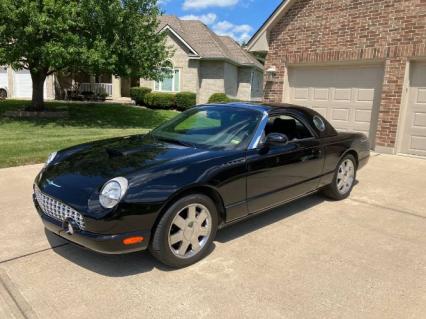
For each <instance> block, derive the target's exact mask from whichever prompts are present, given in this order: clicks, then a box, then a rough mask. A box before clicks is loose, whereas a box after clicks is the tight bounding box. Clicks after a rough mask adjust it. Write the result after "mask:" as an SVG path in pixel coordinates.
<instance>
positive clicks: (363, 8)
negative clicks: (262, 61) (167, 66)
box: [247, 0, 426, 156]
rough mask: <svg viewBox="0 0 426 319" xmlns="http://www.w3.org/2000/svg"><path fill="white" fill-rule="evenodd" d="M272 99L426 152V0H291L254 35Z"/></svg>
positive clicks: (382, 141)
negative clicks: (310, 110)
mask: <svg viewBox="0 0 426 319" xmlns="http://www.w3.org/2000/svg"><path fill="white" fill-rule="evenodd" d="M247 48H248V50H249V51H251V52H267V53H268V54H267V58H266V66H265V69H266V70H267V71H266V78H267V79H266V84H265V89H264V90H265V93H264V99H265V101H270V102H271V101H273V102H282V101H284V102H290V103H295V104H302V105H306V106H309V107H312V108H314V109H316V110H317V111H319V112H320V113H321V114H323V115H325V116H326V117H327V118H328V119H329V120H330V121H331V122H332V123H333V124H334V125H335V126H336V127H337V128H338V129H340V130H348V131H359V132H363V133H366V134H368V135H369V137H370V141H371V143H372V146H373V148H375V149H376V150H377V151H380V152H389V153H404V154H412V155H421V156H425V155H426V1H424V0H410V1H397V0H381V1H371V0H357V1H349V0H287V1H284V2H283V3H282V4H281V5H280V6H279V7H278V8H277V9H276V10H275V12H274V13H273V14H272V15H271V16H270V17H269V19H268V20H267V21H266V22H265V23H264V25H263V26H262V27H261V28H260V29H259V31H257V33H256V34H255V35H254V36H253V38H252V39H251V40H250V41H249V43H248V45H247Z"/></svg>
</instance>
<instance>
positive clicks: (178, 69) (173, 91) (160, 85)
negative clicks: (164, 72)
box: [153, 68, 182, 93]
mask: <svg viewBox="0 0 426 319" xmlns="http://www.w3.org/2000/svg"><path fill="white" fill-rule="evenodd" d="M171 69H172V70H173V80H172V90H171V91H164V90H163V88H162V83H163V81H154V88H153V91H155V92H166V93H167V92H169V93H175V92H180V88H181V86H182V84H181V82H180V79H181V73H182V70H181V69H180V68H171ZM176 71H179V72H178V74H179V75H178V77H179V78H178V83H179V90H176V87H175V84H176V81H175V75H176ZM157 83H158V90H157V89H156V86H157Z"/></svg>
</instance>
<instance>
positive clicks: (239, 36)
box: [213, 20, 253, 42]
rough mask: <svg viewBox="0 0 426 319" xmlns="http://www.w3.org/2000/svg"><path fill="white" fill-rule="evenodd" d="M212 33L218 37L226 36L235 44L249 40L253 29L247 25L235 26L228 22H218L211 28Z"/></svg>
mask: <svg viewBox="0 0 426 319" xmlns="http://www.w3.org/2000/svg"><path fill="white" fill-rule="evenodd" d="M213 31H214V32H215V33H217V34H219V35H226V36H229V37H231V38H233V39H234V40H235V41H237V42H247V41H248V40H250V38H251V35H250V33H251V32H252V31H253V28H252V27H251V26H249V25H248V24H240V25H235V24H233V23H231V22H229V21H226V20H225V21H220V22H218V23H216V24H215V25H214V26H213Z"/></svg>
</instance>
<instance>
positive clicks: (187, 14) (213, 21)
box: [159, 0, 282, 42]
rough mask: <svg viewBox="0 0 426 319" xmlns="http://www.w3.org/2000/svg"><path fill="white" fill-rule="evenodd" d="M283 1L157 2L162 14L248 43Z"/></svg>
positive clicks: (179, 0)
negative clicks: (206, 27) (203, 26)
mask: <svg viewBox="0 0 426 319" xmlns="http://www.w3.org/2000/svg"><path fill="white" fill-rule="evenodd" d="M281 2H282V0H159V3H160V6H161V8H162V9H163V11H164V14H168V15H175V16H177V17H179V18H182V19H190V20H192V19H197V20H201V21H202V22H204V23H205V24H206V25H208V26H209V27H210V28H211V29H212V30H213V31H214V32H216V33H217V34H219V35H228V36H231V37H232V38H234V39H235V40H236V41H238V42H247V41H248V40H249V39H250V38H251V36H252V35H253V34H254V33H255V32H256V31H257V30H258V29H259V27H260V26H261V25H262V24H263V23H264V22H265V20H266V19H267V18H268V17H269V16H270V15H271V13H272V12H273V11H274V10H275V8H276V7H277V6H278V5H279V4H280V3H281Z"/></svg>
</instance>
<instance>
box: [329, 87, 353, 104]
mask: <svg viewBox="0 0 426 319" xmlns="http://www.w3.org/2000/svg"><path fill="white" fill-rule="evenodd" d="M351 94H352V89H335V90H334V98H333V101H335V102H351Z"/></svg>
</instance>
